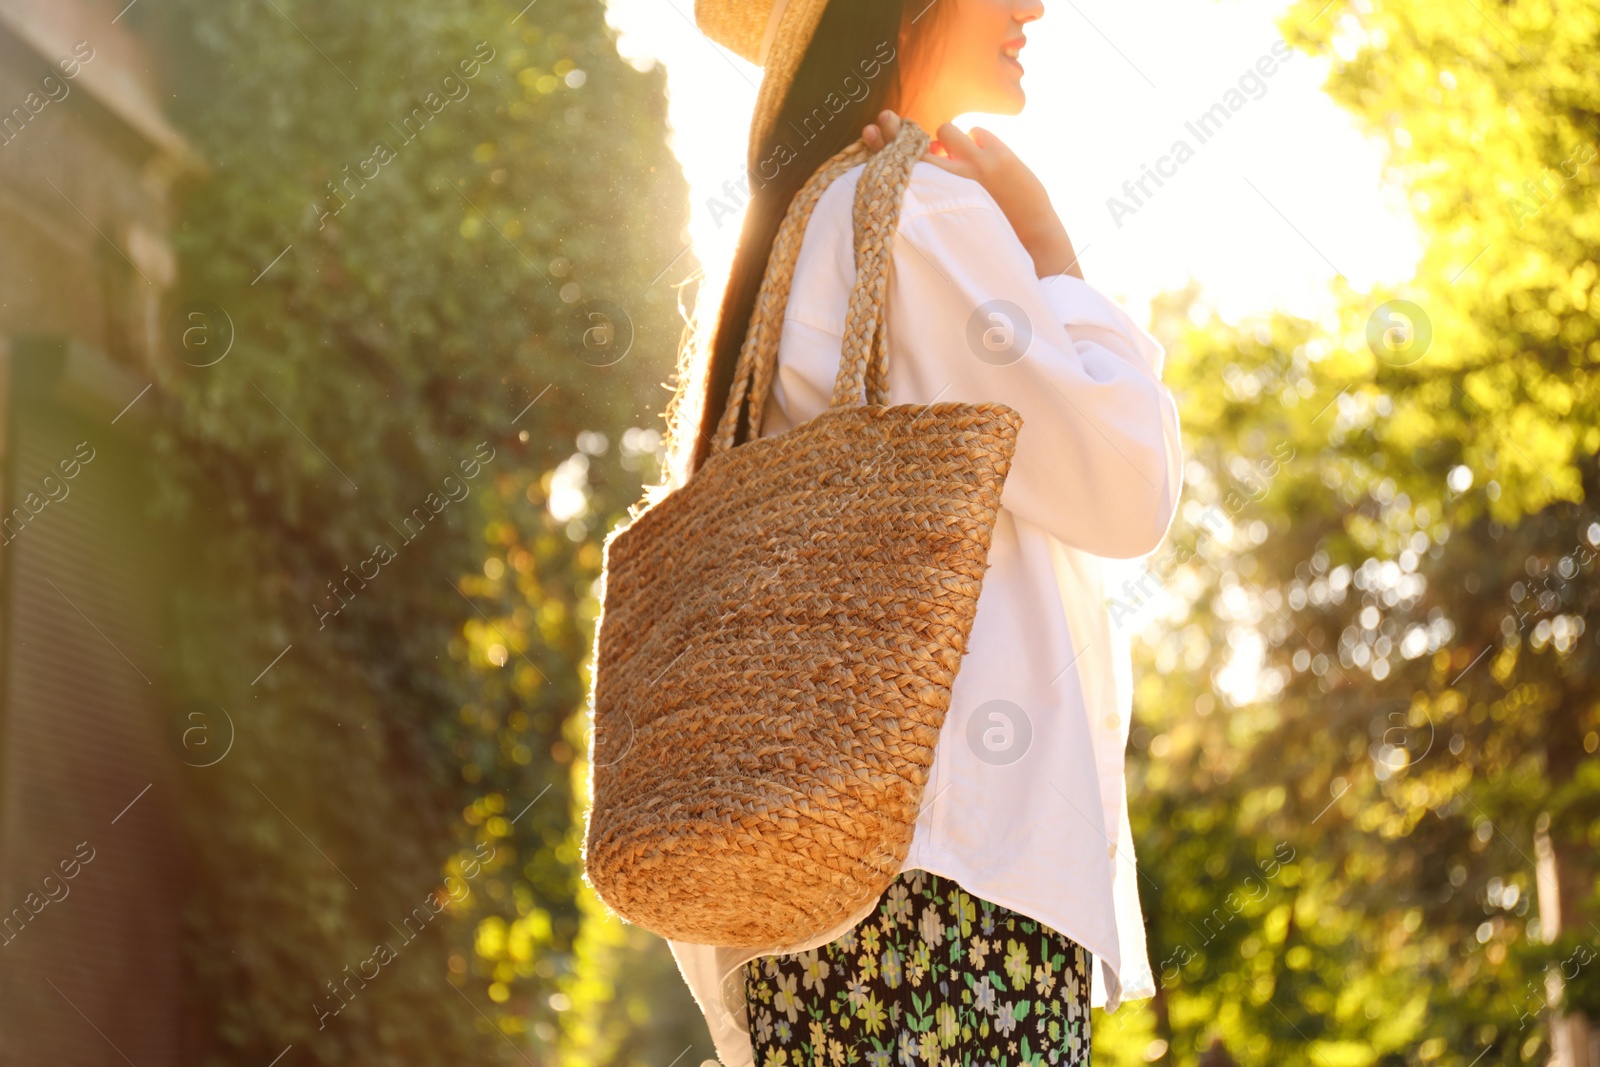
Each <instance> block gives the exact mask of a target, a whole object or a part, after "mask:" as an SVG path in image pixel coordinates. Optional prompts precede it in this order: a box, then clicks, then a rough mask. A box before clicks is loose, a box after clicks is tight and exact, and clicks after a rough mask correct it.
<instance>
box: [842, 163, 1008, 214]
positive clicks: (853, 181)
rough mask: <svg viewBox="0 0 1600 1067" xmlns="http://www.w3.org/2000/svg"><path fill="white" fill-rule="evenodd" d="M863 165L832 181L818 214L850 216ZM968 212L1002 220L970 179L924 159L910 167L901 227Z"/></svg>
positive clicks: (996, 207)
mask: <svg viewBox="0 0 1600 1067" xmlns="http://www.w3.org/2000/svg"><path fill="white" fill-rule="evenodd" d="M866 166H867V165H866V164H865V163H858V164H856V165H855V166H854V167H851V168H850V169H849V170H847V171H845V172H844V173H843V174H841V175H840V176H839V177H838V178H837V179H835V180H834V182H833V184H832V185H830V186H829V187H828V188H827V189H826V190H824V191H823V194H822V197H821V198H820V199H819V200H818V202H817V211H818V212H821V213H824V214H827V215H840V214H842V215H843V216H844V217H846V218H849V217H851V214H852V211H851V209H852V206H853V205H854V203H855V190H856V186H857V185H858V184H859V183H860V181H861V175H862V172H863V171H865V170H866ZM968 210H978V211H990V212H993V213H994V214H995V215H996V216H997V217H999V218H1001V219H1003V218H1004V217H1005V215H1004V214H1003V213H1002V212H1001V210H1000V205H999V204H997V203H995V200H994V197H992V196H990V195H989V191H988V190H987V189H985V188H984V187H983V186H982V185H980V184H978V183H977V182H976V181H974V180H973V179H971V178H963V177H962V176H961V175H959V174H952V173H951V172H950V171H948V170H945V169H944V168H943V167H941V166H939V165H937V164H935V163H929V162H928V161H927V160H919V161H918V162H917V165H916V166H915V167H912V168H911V181H910V183H909V184H908V185H907V186H906V196H905V203H904V204H903V205H902V207H901V209H900V220H901V223H902V224H904V223H906V222H908V221H910V220H911V219H914V218H919V217H921V216H924V215H936V214H939V213H941V212H949V211H968Z"/></svg>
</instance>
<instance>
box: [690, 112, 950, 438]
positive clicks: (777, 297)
mask: <svg viewBox="0 0 1600 1067" xmlns="http://www.w3.org/2000/svg"><path fill="white" fill-rule="evenodd" d="M927 145H928V135H927V134H926V133H924V132H923V131H922V130H921V129H920V128H919V127H918V126H917V125H916V123H914V122H911V121H909V120H907V121H906V122H904V123H903V124H902V125H901V128H900V133H899V134H898V135H897V136H896V138H895V140H894V141H893V142H892V143H891V144H890V145H888V146H887V147H885V148H884V149H883V151H881V152H879V153H877V154H876V155H873V153H872V152H871V151H870V150H869V149H868V148H867V147H866V146H865V145H864V144H862V143H861V142H860V141H856V142H855V143H854V144H851V145H849V146H848V147H846V148H845V149H843V150H842V151H840V152H839V153H838V154H837V155H835V156H834V157H833V158H832V159H830V160H828V162H826V163H824V164H823V165H822V166H821V167H819V168H818V169H817V172H816V173H815V174H813V175H812V176H811V178H810V179H809V180H808V181H807V182H806V184H805V185H804V186H802V187H801V189H800V191H799V192H798V193H796V194H795V197H794V200H793V201H791V202H790V204H789V209H788V211H786V212H785V213H784V217H783V221H782V223H780V224H779V227H778V234H777V237H776V238H774V240H773V243H772V254H771V255H770V256H769V257H768V259H767V270H766V274H765V275H763V277H762V279H761V288H760V290H759V292H758V293H757V294H756V303H755V307H754V309H753V310H752V312H751V315H750V326H749V328H748V329H747V330H746V332H745V339H744V344H743V345H742V346H741V347H740V349H739V359H738V362H737V363H736V364H735V366H734V372H733V384H732V386H731V387H730V388H729V390H728V402H727V405H726V407H724V408H723V411H722V418H721V419H720V420H719V421H718V423H717V432H716V436H715V437H713V438H712V442H711V452H712V454H713V455H714V454H716V453H718V452H725V451H727V450H728V449H730V448H733V447H734V446H735V445H736V444H738V443H739V441H738V437H737V435H738V424H739V410H740V408H741V406H743V404H744V403H745V400H746V398H748V400H749V404H750V412H749V419H748V434H747V437H746V439H749V438H754V437H759V436H760V435H761V426H762V418H763V416H764V415H765V413H766V402H767V397H768V395H769V393H770V392H771V387H772V378H773V375H774V374H775V373H776V371H777V363H778V341H779V338H780V336H781V334H782V332H783V314H784V310H785V308H787V307H788V304H789V291H790V288H791V287H792V286H793V284H794V270H795V264H796V263H797V262H798V261H799V259H800V244H801V240H802V239H803V238H804V237H805V231H806V224H807V223H809V222H810V221H811V215H812V213H813V212H814V211H815V210H816V206H817V203H818V201H819V200H821V198H822V194H823V192H825V191H826V190H827V188H828V187H829V186H830V185H832V184H833V182H834V180H835V179H837V178H838V177H839V176H840V175H841V174H844V173H846V172H847V171H849V170H851V169H852V168H854V167H856V166H859V165H860V164H861V163H863V162H865V163H866V164H867V166H866V170H865V171H864V172H863V174H862V178H861V184H860V186H859V187H858V189H857V192H856V201H855V244H856V272H857V273H856V286H855V289H854V290H853V291H852V292H851V297H850V318H849V320H848V322H849V325H847V328H846V337H845V344H844V350H843V353H842V355H841V360H840V366H839V380H838V381H836V382H835V384H834V395H835V398H837V397H838V395H839V391H840V389H841V388H850V386H849V384H848V383H849V382H854V386H853V390H854V391H853V392H851V393H848V394H847V395H848V396H853V397H859V396H860V393H861V387H862V382H863V380H865V381H866V382H867V384H868V386H869V387H870V389H871V395H872V396H873V397H874V399H873V400H872V402H873V403H879V404H881V403H885V402H886V401H887V398H888V370H887V356H886V352H885V351H884V349H883V336H884V331H883V323H882V318H883V312H884V298H885V295H886V293H887V271H888V263H889V255H890V252H891V251H892V249H893V244H894V231H895V227H896V225H897V223H898V222H899V214H900V204H901V200H902V198H903V197H904V193H905V188H906V186H907V184H909V179H910V175H911V168H912V166H914V165H915V163H916V161H917V160H918V159H920V158H921V157H922V153H923V152H924V151H925V150H926V148H927ZM891 197H892V199H886V198H891ZM852 326H853V327H854V334H856V335H859V337H860V338H861V342H862V343H858V344H856V345H852V344H851V338H852V329H851V327H852ZM847 402H852V401H847ZM830 406H833V405H830Z"/></svg>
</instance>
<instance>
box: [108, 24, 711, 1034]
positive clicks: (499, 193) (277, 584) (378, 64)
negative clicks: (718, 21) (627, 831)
mask: <svg viewBox="0 0 1600 1067" xmlns="http://www.w3.org/2000/svg"><path fill="white" fill-rule="evenodd" d="M129 17H130V19H133V20H141V21H142V22H143V28H144V29H146V30H147V31H148V32H150V33H151V34H152V35H156V36H159V37H160V39H162V40H163V41H164V47H165V48H166V50H167V53H168V55H169V56H170V60H171V62H170V66H171V69H172V70H173V71H174V72H175V78H176V81H177V84H176V85H175V86H174V88H175V90H176V96H175V101H174V103H173V105H172V110H173V112H174V115H175V117H176V118H177V119H178V121H179V122H180V123H181V125H182V126H183V127H184V128H185V130H186V131H187V132H188V134H189V135H190V136H191V137H192V139H193V140H194V141H195V143H196V144H197V146H198V147H199V148H200V150H201V152H202V154H203V155H204V157H205V158H206V160H207V161H208V163H209V165H210V167H211V173H210V174H209V176H207V178H206V179H205V180H203V181H200V182H197V183H195V184H194V185H192V186H191V187H190V188H188V189H187V191H186V195H185V198H184V200H183V205H182V216H181V220H180V225H179V229H178V232H177V234H176V241H177V244H178V246H179V249H180V252H181V255H182V260H183V270H182V279H183V281H182V291H181V292H180V294H179V301H180V306H179V307H177V308H175V309H174V311H173V315H174V318H173V322H174V323H176V324H177V328H176V329H175V330H174V333H173V336H172V338H171V340H172V344H173V350H174V355H175V356H176V357H177V361H175V362H174V363H173V364H171V365H170V366H168V367H165V368H162V369H161V371H160V374H161V386H162V389H163V391H164V394H165V397H164V403H165V405H166V417H165V430H164V432H163V434H162V438H161V441H160V442H159V445H160V447H161V448H162V450H163V455H164V456H165V461H166V463H167V464H168V465H169V469H170V471H171V473H172V475H173V477H172V479H170V484H171V486H172V492H171V493H170V499H169V500H167V501H166V503H167V505H168V506H170V507H171V508H173V509H174V510H175V511H176V512H177V513H179V514H181V515H182V516H184V517H185V518H186V520H187V521H188V522H189V523H190V524H191V526H192V528H193V529H194V530H195V531H196V534H197V538H196V542H195V544H194V546H193V550H192V552H191V554H190V557H191V561H192V566H191V571H190V574H189V576H188V580H187V581H186V582H185V583H184V585H183V587H182V588H181V589H179V590H178V591H177V599H178V603H179V610H180V614H181V615H182V617H183V620H184V625H183V626H182V628H181V630H182V635H183V642H182V647H181V649H180V658H181V664H180V671H179V677H180V678H181V679H182V684H183V685H184V686H185V687H186V688H187V690H188V695H190V696H193V697H195V698H199V699H204V700H207V701H213V702H215V703H217V704H220V705H222V706H223V707H225V708H227V709H230V713H231V716H232V721H233V723H234V724H235V725H236V728H237V738H236V740H235V743H234V745H233V748H232V750H231V751H230V752H229V754H228V756H227V758H226V759H224V760H222V761H221V762H220V763H218V764H216V765H215V766H211V767H206V768H191V769H188V770H186V771H185V774H186V778H185V782H186V788H187V789H188V790H189V794H190V795H189V797H188V800H189V803H188V811H189V820H190V826H191V831H192V836H193V840H194V842H195V853H196V858H197V884H196V885H195V886H194V887H193V890H192V894H191V901H190V904H189V909H188V915H189V924H190V926H189V936H190V942H191V943H190V947H191V952H190V958H191V961H192V968H193V975H194V987H195V991H196V997H197V999H198V1000H200V1001H201V1002H203V1006H204V1009H205V1013H206V1015H207V1018H208V1022H209V1026H208V1029H209V1033H208V1034H207V1035H206V1036H205V1037H204V1039H203V1040H202V1041H201V1042H200V1043H201V1044H202V1045H203V1046H204V1047H205V1050H206V1054H205V1062H208V1063H268V1062H272V1061H273V1060H274V1057H276V1056H278V1055H279V1054H280V1053H281V1052H282V1051H283V1050H284V1048H285V1046H286V1045H290V1044H292V1045H293V1046H294V1048H295V1053H294V1055H295V1057H296V1062H301V1063H306V1062H317V1063H328V1064H334V1063H338V1064H349V1063H364V1064H368V1063H370V1064H382V1063H393V1064H399V1063H406V1064H418V1063H470V1062H483V1061H487V1060H501V1061H506V1062H516V1061H526V1060H527V1059H528V1058H529V1056H530V1055H533V1054H537V1053H538V1052H539V1050H540V1049H544V1050H546V1051H549V1050H553V1049H554V1047H555V1046H556V1044H557V1043H558V1031H559V1020H558V1018H557V1016H558V1015H559V1013H560V1010H561V1009H562V1008H563V1007H564V1004H563V1000H562V998H563V997H564V996H565V994H563V993H562V992H561V989H562V988H563V987H564V985H565V984H566V983H567V982H568V981H569V980H570V978H569V976H570V974H571V972H572V971H573V968H574V966H575V962H574V957H573V945H574V941H575V939H576V938H577V937H578V931H579V922H580V911H579V907H578V902H577V900H578V898H577V892H578V888H579V885H580V882H579V863H578V841H579V838H578V836H577V833H576V830H575V827H574V821H573V817H574V813H575V807H574V794H573V788H572V782H573V774H572V767H573V763H574V760H575V757H576V755H577V754H578V746H579V745H581V743H582V742H581V738H579V737H578V736H576V735H574V734H573V732H572V725H571V720H572V719H573V717H574V716H575V715H576V714H578V713H579V712H580V710H581V707H582V704H583V699H584V690H583V684H584V683H583V675H582V671H581V664H582V661H583V659H584V657H585V656H586V655H587V654H588V651H589V643H590V640H591V632H592V612H593V608H592V594H591V590H590V588H589V586H590V584H591V583H592V581H593V579H594V577H595V576H596V574H597V572H598V569H599V551H598V542H599V539H600V537H601V535H602V534H603V532H604V530H605V528H606V526H607V524H608V523H609V521H610V519H611V517H613V516H614V515H616V514H617V513H618V512H619V511H620V509H622V508H623V507H625V506H626V504H628V503H629V502H631V501H632V500H634V499H635V498H636V497H637V495H638V490H639V486H640V484H641V482H642V481H644V480H646V479H648V478H650V477H651V476H652V475H653V470H652V465H653V463H654V462H655V459H654V454H655V451H656V448H657V439H656V435H655V433H654V431H653V429H651V427H654V425H655V421H656V415H655V413H656V412H657V411H659V409H660V407H661V406H662V404H663V403H664V401H665V399H666V396H667V394H666V392H665V391H664V390H663V389H662V388H661V387H660V385H661V382H662V379H663V378H664V377H665V375H666V374H667V373H669V372H670V370H671V368H672V366H673V362H674V360H673V353H674V352H675V349H676V346H677V341H678V335H679V329H680V326H681V322H680V320H679V319H678V318H677V316H676V314H675V307H674V299H673V292H672V288H671V284H672V282H673V281H674V277H672V276H669V275H668V273H667V272H668V268H669V267H671V266H673V265H674V264H675V263H676V264H677V269H678V271H679V272H682V270H683V269H684V266H683V263H682V262H681V261H679V260H678V257H679V255H680V253H681V252H682V251H683V249H684V238H683V235H682V231H683V227H684V225H685V223H686V216H687V212H686V209H685V196H684V187H683V183H682V180H681V176H680V174H679V172H678V169H677V167H676V165H675V163H674V161H673V160H672V158H671V156H670V154H669V152H668V151H667V149H666V147H665V108H664V100H663V78H662V76H661V74H660V72H658V71H640V70H636V69H634V68H633V67H631V66H630V65H628V64H627V63H625V62H623V61H622V60H621V59H620V58H619V56H618V55H617V53H616V50H615V44H614V39H613V32H612V31H611V30H610V29H609V28H608V27H607V25H606V23H605V20H604V7H603V5H602V4H601V3H599V2H598V0H544V2H543V3H540V4H539V5H537V7H533V6H531V5H529V6H524V5H523V4H521V3H511V2H494V3H490V4H486V5H483V4H480V5H472V6H471V7H470V8H468V7H463V8H459V9H458V8H449V7H441V6H440V5H438V4H434V3H424V2H420V0H401V2H398V3H391V4H385V5H380V6H373V5H370V4H354V3H349V2H344V0H334V2H331V3H307V2H303V0H293V2H291V0H275V2H274V3H268V4H255V3H245V2H243V0H225V2H221V3H218V2H215V0H206V2H201V0H177V2H176V3H173V4H169V5H163V6H160V7H158V8H155V9H150V8H144V7H140V8H135V9H132V11H131V12H129ZM599 131H603V134H602V133H601V132H599ZM199 300H206V301H211V302H212V303H213V304H214V305H215V306H216V307H220V309H221V310H222V313H223V315H225V316H226V322H227V325H226V326H225V325H224V321H225V320H224V318H223V315H219V314H217V313H216V312H215V311H211V312H209V313H208V314H207V315H206V317H205V318H204V319H203V321H204V322H205V323H207V325H208V328H209V329H210V330H211V331H212V333H211V334H210V335H209V336H210V338H211V340H213V341H220V340H221V339H222V337H223V336H224V335H225V334H231V337H232V346H231V349H229V350H228V351H227V354H226V357H225V358H223V359H221V360H220V361H219V362H215V363H214V364H212V365H209V366H200V365H199V364H204V363H207V362H209V361H210V360H211V358H212V356H211V354H212V353H215V352H216V351H217V347H218V346H217V345H213V346H212V347H211V348H205V349H202V348H199V347H196V346H197V345H198V344H199V343H200V342H203V341H205V340H206V339H207V336H208V335H206V334H204V333H202V334H199V335H191V334H188V333H185V331H184V327H185V325H186V324H188V323H190V322H195V321H202V320H192V319H191V318H189V317H188V316H189V314H190V312H191V311H193V310H194V305H193V304H192V303H191V302H193V301H199ZM185 364H187V365H185ZM579 732H580V733H581V731H579ZM485 857H488V858H487V860H486V861H485V860H484V858H485ZM447 876H448V877H447ZM436 915H438V916H442V917H440V918H435V916H436ZM380 946H387V948H388V955H390V956H392V957H393V958H392V959H386V958H384V956H385V953H383V951H382V950H381V948H380ZM659 951H660V952H661V953H664V948H661V949H659ZM375 967H376V968H377V970H374V968H375ZM684 1000H685V1001H686V1000H687V998H686V997H685V998H684ZM691 1010H692V1007H691ZM496 1030H497V1031H499V1032H498V1033H496V1032H495V1031H496Z"/></svg>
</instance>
